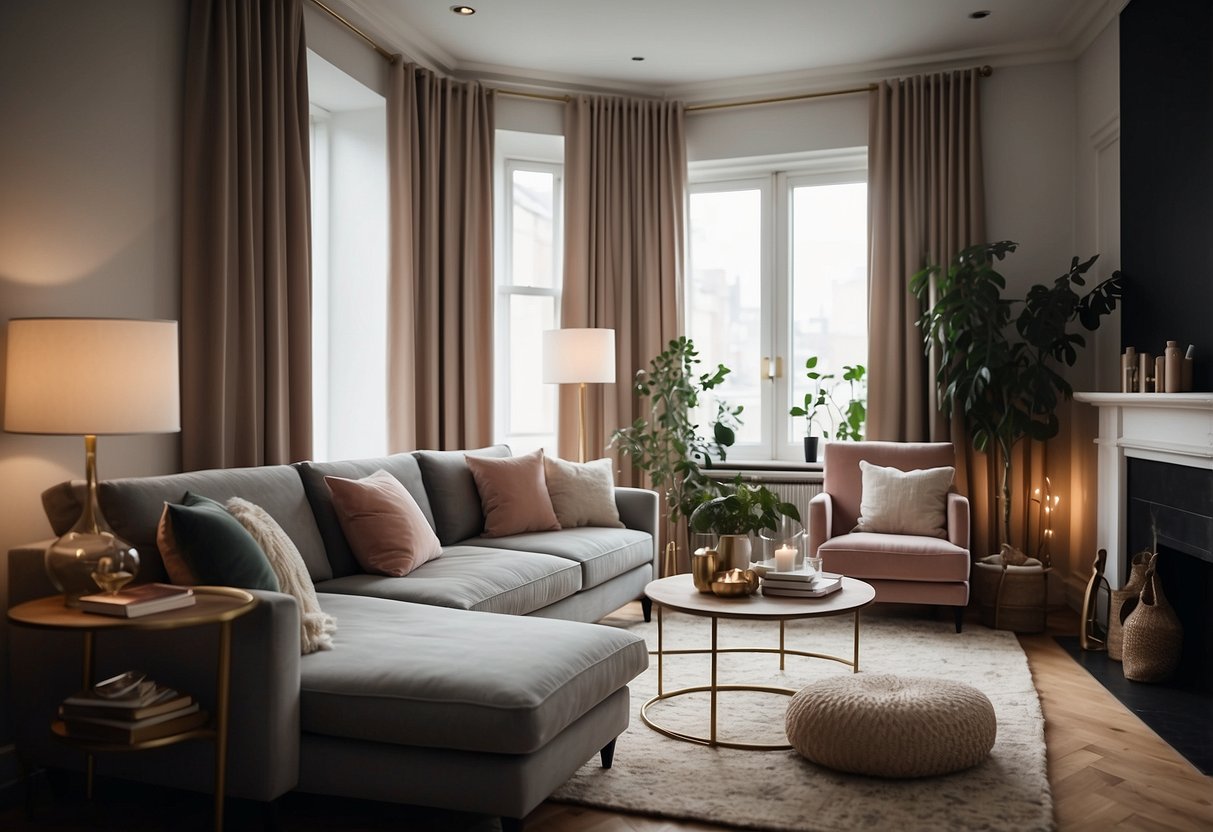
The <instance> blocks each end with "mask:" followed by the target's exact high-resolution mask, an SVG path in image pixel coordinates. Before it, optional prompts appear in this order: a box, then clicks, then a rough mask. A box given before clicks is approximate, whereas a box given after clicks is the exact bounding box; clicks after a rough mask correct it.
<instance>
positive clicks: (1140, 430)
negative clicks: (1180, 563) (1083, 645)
mask: <svg viewBox="0 0 1213 832" xmlns="http://www.w3.org/2000/svg"><path fill="white" fill-rule="evenodd" d="M1074 398H1075V400H1076V401H1080V402H1086V403H1087V404H1090V405H1093V406H1095V407H1097V408H1099V438H1098V439H1096V440H1095V443H1096V444H1097V445H1098V446H1099V447H1098V452H1097V454H1098V460H1099V463H1098V465H1099V487H1098V497H1097V502H1096V505H1097V507H1098V521H1097V526H1096V535H1095V539H1096V546H1097V547H1098V548H1100V549H1106V550H1107V552H1108V562H1107V567H1106V569H1105V571H1104V574H1105V575H1106V576H1107V578H1108V582H1109V583H1110V584H1111V585H1112V587H1113V588H1114V589H1118V588H1119V587H1120V586H1121V583H1122V581H1123V576H1124V573H1125V563H1126V560H1127V558H1128V554H1127V553H1126V552H1125V548H1126V545H1127V540H1126V538H1127V535H1126V525H1127V518H1128V483H1127V477H1126V471H1127V465H1126V463H1125V460H1126V459H1128V458H1129V457H1133V458H1135V459H1151V460H1154V461H1156V462H1169V463H1171V464H1172V465H1186V466H1188V467H1190V468H1207V469H1210V470H1213V393H1075V394H1074Z"/></svg>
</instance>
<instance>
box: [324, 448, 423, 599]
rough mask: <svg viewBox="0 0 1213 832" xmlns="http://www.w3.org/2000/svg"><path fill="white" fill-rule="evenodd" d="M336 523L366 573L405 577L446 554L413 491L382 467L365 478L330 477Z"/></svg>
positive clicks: (329, 483) (328, 479) (326, 479)
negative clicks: (411, 492)
mask: <svg viewBox="0 0 1213 832" xmlns="http://www.w3.org/2000/svg"><path fill="white" fill-rule="evenodd" d="M324 481H325V482H326V483H328V487H329V491H331V492H332V493H333V508H334V509H336V510H337V521H338V522H339V523H341V530H342V531H343V532H345V539H346V540H348V541H349V543H350V549H351V550H352V551H353V552H354V559H355V560H357V561H358V565H359V566H361V567H362V568H363V569H364V570H366V571H367V572H372V573H374V574H377V575H390V576H392V577H394V578H399V577H403V576H404V575H407V574H409V573H410V572H412V571H413V570H414V569H416V568H417V567H418V566H420V565H421V564H423V563H425V562H426V561H427V560H432V559H434V558H436V557H438V556H440V555H441V554H442V544H441V543H439V542H438V535H436V534H434V530H433V529H431V528H430V524H429V522H427V521H426V519H425V515H424V514H422V512H421V508H420V506H418V505H417V501H416V500H414V499H413V495H412V494H410V493H409V492H408V490H407V489H406V488H405V487H404V486H403V485H401V483H400V480H398V479H396V478H395V477H393V476H392V475H391V474H389V473H388V472H387V471H384V470H379V471H376V472H375V473H373V474H371V475H370V476H367V477H363V478H362V479H360V480H347V479H345V478H344V477H325V478H324Z"/></svg>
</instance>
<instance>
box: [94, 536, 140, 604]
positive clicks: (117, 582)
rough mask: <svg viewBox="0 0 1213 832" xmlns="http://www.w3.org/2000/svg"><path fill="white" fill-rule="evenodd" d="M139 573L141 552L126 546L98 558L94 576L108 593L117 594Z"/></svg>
mask: <svg viewBox="0 0 1213 832" xmlns="http://www.w3.org/2000/svg"><path fill="white" fill-rule="evenodd" d="M138 573H139V553H138V552H136V551H135V549H134V548H133V547H125V548H121V549H116V550H115V551H113V552H112V553H110V554H108V555H105V556H104V557H101V558H98V560H97V563H96V566H95V567H94V568H93V571H92V578H93V581H94V582H95V583H96V584H97V586H99V587H100V588H101V590H102V591H103V592H105V593H106V594H107V595H117V594H118V592H119V591H120V590H121V589H122V587H124V586H126V585H127V584H129V583H130V582H131V581H133V580H134V579H135V575H137V574H138Z"/></svg>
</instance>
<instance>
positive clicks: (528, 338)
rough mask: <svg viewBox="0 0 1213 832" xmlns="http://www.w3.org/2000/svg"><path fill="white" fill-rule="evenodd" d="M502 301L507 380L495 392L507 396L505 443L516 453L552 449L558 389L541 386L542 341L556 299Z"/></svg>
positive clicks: (506, 297) (511, 297) (552, 321)
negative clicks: (505, 321)
mask: <svg viewBox="0 0 1213 832" xmlns="http://www.w3.org/2000/svg"><path fill="white" fill-rule="evenodd" d="M502 301H503V302H504V303H507V304H509V311H508V321H509V323H508V326H509V342H508V343H509V347H508V348H509V359H508V369H507V371H506V375H507V378H505V379H502V380H501V381H502V382H504V383H502V384H499V385H498V387H497V389H498V391H500V393H499V394H501V395H506V396H508V397H509V408H508V410H507V413H508V414H509V416H508V419H509V423H508V424H507V425H506V434H507V440H506V441H508V442H509V443H510V444H511V445H512V446H513V450H514V452H515V453H519V452H523V453H525V452H526V451H528V450H532V449H534V448H538V447H549V448H552V449H553V450H554V448H555V444H556V442H555V439H556V421H555V416H556V390H557V386H556V385H555V384H544V383H543V350H542V340H543V331H544V330H545V329H555V328H556V299H555V298H554V297H552V296H550V295H547V296H542V295H541V296H535V295H504V296H503V297H502Z"/></svg>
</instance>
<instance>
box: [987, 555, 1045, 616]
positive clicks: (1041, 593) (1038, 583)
mask: <svg viewBox="0 0 1213 832" xmlns="http://www.w3.org/2000/svg"><path fill="white" fill-rule="evenodd" d="M999 558H1000V556H999V555H992V556H991V557H989V558H982V559H981V560H979V561H977V562H976V563H974V564H973V572H972V585H971V586H972V592H973V600H974V601H975V602H976V603H977V606H978V608H979V609H980V611H981V623H982V624H984V625H986V626H987V627H992V628H994V629H997V630H1011V631H1012V632H1016V633H1040V632H1044V630H1045V623H1046V615H1047V609H1046V607H1045V603H1046V601H1047V599H1048V576H1049V572H1050V570H1049V569H1048V568H1047V567H1045V566H1043V565H1042V564H1041V563H1040V561H1038V560H1036V559H1035V558H1032V559H1031V561H1030V563H1029V564H1027V565H1024V566H1009V565H1006V564H1004V563H1002V562H1001V560H1000V559H999Z"/></svg>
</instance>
